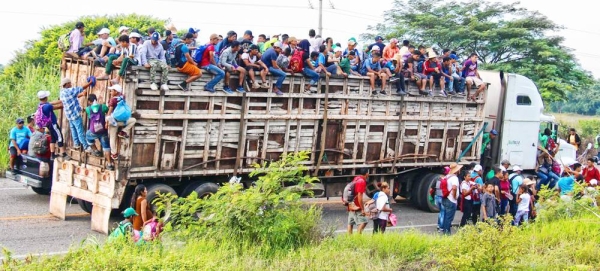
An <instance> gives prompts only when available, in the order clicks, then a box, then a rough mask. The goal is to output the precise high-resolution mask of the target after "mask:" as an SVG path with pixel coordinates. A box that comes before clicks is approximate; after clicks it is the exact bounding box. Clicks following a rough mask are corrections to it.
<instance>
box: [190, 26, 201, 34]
mask: <svg viewBox="0 0 600 271" xmlns="http://www.w3.org/2000/svg"><path fill="white" fill-rule="evenodd" d="M198 32H200V29H198V28H193V27H190V29H189V30H188V33H194V34H196V33H198Z"/></svg>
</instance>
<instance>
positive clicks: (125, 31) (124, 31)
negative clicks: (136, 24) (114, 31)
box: [119, 26, 129, 36]
mask: <svg viewBox="0 0 600 271" xmlns="http://www.w3.org/2000/svg"><path fill="white" fill-rule="evenodd" d="M122 35H128V36H129V27H127V26H121V27H119V36H122Z"/></svg>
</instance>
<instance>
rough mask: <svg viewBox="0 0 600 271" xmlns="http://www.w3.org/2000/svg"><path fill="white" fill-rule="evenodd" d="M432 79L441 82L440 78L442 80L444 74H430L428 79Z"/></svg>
mask: <svg viewBox="0 0 600 271" xmlns="http://www.w3.org/2000/svg"><path fill="white" fill-rule="evenodd" d="M431 77H433V80H434V81H436V82H437V81H439V80H440V78H442V74H441V73H430V74H428V75H427V79H431Z"/></svg>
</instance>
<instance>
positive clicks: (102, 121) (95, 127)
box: [85, 94, 115, 170]
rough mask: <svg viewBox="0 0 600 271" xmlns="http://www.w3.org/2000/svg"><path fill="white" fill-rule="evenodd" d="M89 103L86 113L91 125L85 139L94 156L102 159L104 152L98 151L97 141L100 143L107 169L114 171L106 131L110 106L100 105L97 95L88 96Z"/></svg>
mask: <svg viewBox="0 0 600 271" xmlns="http://www.w3.org/2000/svg"><path fill="white" fill-rule="evenodd" d="M87 103H88V107H87V108H86V109H85V112H86V113H87V116H88V120H89V124H88V131H87V133H86V135H85V138H86V140H87V141H88V144H90V146H92V149H93V150H94V151H93V153H94V155H95V156H98V157H102V152H101V151H99V150H97V149H96V140H98V141H100V146H102V151H103V152H104V158H105V159H106V169H108V170H114V169H115V166H114V165H113V163H112V162H111V159H110V141H109V140H108V130H107V129H106V113H108V106H106V104H99V103H98V98H97V97H96V94H90V95H88V99H87Z"/></svg>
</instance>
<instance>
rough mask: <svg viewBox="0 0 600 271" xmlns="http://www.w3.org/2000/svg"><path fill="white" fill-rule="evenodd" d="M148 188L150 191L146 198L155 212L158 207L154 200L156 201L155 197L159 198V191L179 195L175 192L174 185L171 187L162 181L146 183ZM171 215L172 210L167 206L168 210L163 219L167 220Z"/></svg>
mask: <svg viewBox="0 0 600 271" xmlns="http://www.w3.org/2000/svg"><path fill="white" fill-rule="evenodd" d="M146 190H147V191H148V194H146V200H147V201H148V204H150V208H151V209H152V211H153V212H156V208H155V207H154V204H153V203H152V202H153V201H154V199H156V198H158V193H161V194H167V193H169V194H173V195H177V192H175V189H173V188H172V187H170V186H168V185H166V184H161V183H154V184H149V185H146ZM170 216H171V210H170V208H169V207H167V210H165V214H164V216H163V217H162V219H163V221H167V220H168V219H169V217H170Z"/></svg>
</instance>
